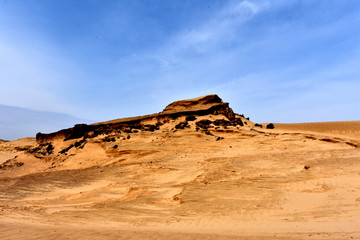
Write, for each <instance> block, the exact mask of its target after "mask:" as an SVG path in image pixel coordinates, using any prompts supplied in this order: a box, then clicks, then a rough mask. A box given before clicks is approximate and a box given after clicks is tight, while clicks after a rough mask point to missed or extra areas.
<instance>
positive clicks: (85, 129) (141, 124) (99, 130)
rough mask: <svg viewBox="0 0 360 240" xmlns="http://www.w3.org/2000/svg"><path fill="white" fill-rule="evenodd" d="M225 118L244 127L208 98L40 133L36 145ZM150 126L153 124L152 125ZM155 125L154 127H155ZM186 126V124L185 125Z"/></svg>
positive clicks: (223, 106) (217, 100) (218, 102)
mask: <svg viewBox="0 0 360 240" xmlns="http://www.w3.org/2000/svg"><path fill="white" fill-rule="evenodd" d="M205 115H223V116H224V117H226V118H227V122H228V124H232V125H240V126H243V121H242V119H241V117H240V115H236V114H235V113H234V112H233V110H232V109H231V108H230V107H229V104H228V103H226V102H223V101H222V99H221V98H220V97H219V96H217V95H215V94H214V95H206V96H203V97H199V98H193V99H187V100H181V101H176V102H173V103H171V104H169V105H168V106H167V107H166V108H165V109H164V110H163V111H162V112H160V113H156V114H151V115H145V116H139V117H131V118H122V119H116V120H112V121H107V122H101V123H95V124H91V125H86V124H77V125H75V126H74V127H73V128H68V129H63V130H60V131H58V132H55V133H50V134H44V133H38V134H37V135H36V141H37V142H38V143H39V144H45V143H49V142H51V141H53V140H55V139H58V140H65V141H66V140H71V139H77V138H84V139H86V138H89V137H94V136H97V135H100V134H108V133H110V132H112V131H115V130H120V131H132V130H133V129H135V130H141V131H155V130H159V128H160V126H161V125H163V124H164V123H166V122H168V121H169V120H174V119H178V118H179V117H182V116H185V117H190V116H205ZM149 122H152V124H150V123H149ZM154 122H155V123H154ZM183 125H184V124H183Z"/></svg>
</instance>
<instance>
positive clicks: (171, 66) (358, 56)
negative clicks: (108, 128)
mask: <svg viewBox="0 0 360 240" xmlns="http://www.w3.org/2000/svg"><path fill="white" fill-rule="evenodd" d="M359 92H360V1H357V0H341V1H338V0H324V1H322V0H317V1H314V0H302V1H297V0H258V1H257V0H238V1H235V0H234V1H225V0H219V1H217V0H169V1H160V0H146V1H145V0H143V1H142V0H123V1H111V0H107V1H100V0H76V1H74V0H71V1H70V0H62V1H49V0H33V1H27V0H11V1H10V0H0V104H3V105H10V106H18V107H23V108H29V109H34V110H38V111H52V112H61V113H66V114H71V115H74V116H77V117H80V118H85V119H91V120H93V121H103V120H109V119H114V118H120V117H128V116H136V115H144V114H149V113H154V112H159V111H161V110H162V109H163V108H164V107H165V106H166V105H167V104H168V103H170V102H172V101H175V100H180V99H186V98H193V97H198V96H202V95H206V94H212V93H216V94H218V95H219V96H220V97H221V98H223V100H224V101H227V102H230V106H231V107H232V108H233V109H234V111H235V112H237V113H244V114H245V115H246V116H250V118H251V120H253V121H255V122H304V121H335V120H360V104H359V95H360V94H359Z"/></svg>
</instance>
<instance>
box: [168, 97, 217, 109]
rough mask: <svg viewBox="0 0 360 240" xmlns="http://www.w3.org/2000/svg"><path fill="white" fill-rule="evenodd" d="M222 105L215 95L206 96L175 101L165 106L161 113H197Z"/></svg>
mask: <svg viewBox="0 0 360 240" xmlns="http://www.w3.org/2000/svg"><path fill="white" fill-rule="evenodd" d="M219 104H223V101H222V99H221V98H220V97H219V96H218V95H216V94H212V95H206V96H202V97H198V98H192V99H186V100H180V101H175V102H173V103H170V104H169V105H167V106H166V108H165V109H164V110H163V113H166V112H181V111H197V110H202V109H207V108H210V107H212V106H215V105H219Z"/></svg>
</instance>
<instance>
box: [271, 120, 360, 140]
mask: <svg viewBox="0 0 360 240" xmlns="http://www.w3.org/2000/svg"><path fill="white" fill-rule="evenodd" d="M275 127H276V129H278V130H285V131H295V132H316V133H324V134H328V135H329V134H330V135H338V136H345V137H349V138H360V121H340V122H312V123H290V124H289V123H287V124H286V123H276V124H275Z"/></svg>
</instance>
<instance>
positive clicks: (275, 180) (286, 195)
mask: <svg viewBox="0 0 360 240" xmlns="http://www.w3.org/2000/svg"><path fill="white" fill-rule="evenodd" d="M266 125H267V124H262V127H259V126H255V123H253V122H251V121H249V120H248V119H246V118H245V117H244V116H243V115H238V114H234V113H233V112H232V110H231V108H229V107H228V105H227V104H226V103H223V102H222V101H221V99H220V100H219V99H218V97H217V96H216V95H210V96H205V97H201V98H197V99H191V100H184V101H179V102H175V103H173V104H170V105H169V106H168V107H167V108H166V109H165V110H164V111H163V112H160V113H157V114H152V115H147V116H143V117H135V118H127V119H116V120H112V121H108V122H102V123H97V124H93V125H86V126H85V125H78V126H76V127H75V128H72V129H66V130H61V131H59V132H57V133H51V134H38V135H37V143H35V139H33V138H27V139H21V140H18V141H12V142H1V143H0V152H1V155H0V157H1V159H0V160H1V161H0V163H1V165H0V167H1V168H0V239H261V240H265V239H360V211H359V210H360V135H359V133H360V121H352V122H333V123H311V124H310V123H304V124H276V123H275V124H274V126H275V128H274V129H267V128H266ZM15 156H16V157H15Z"/></svg>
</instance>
